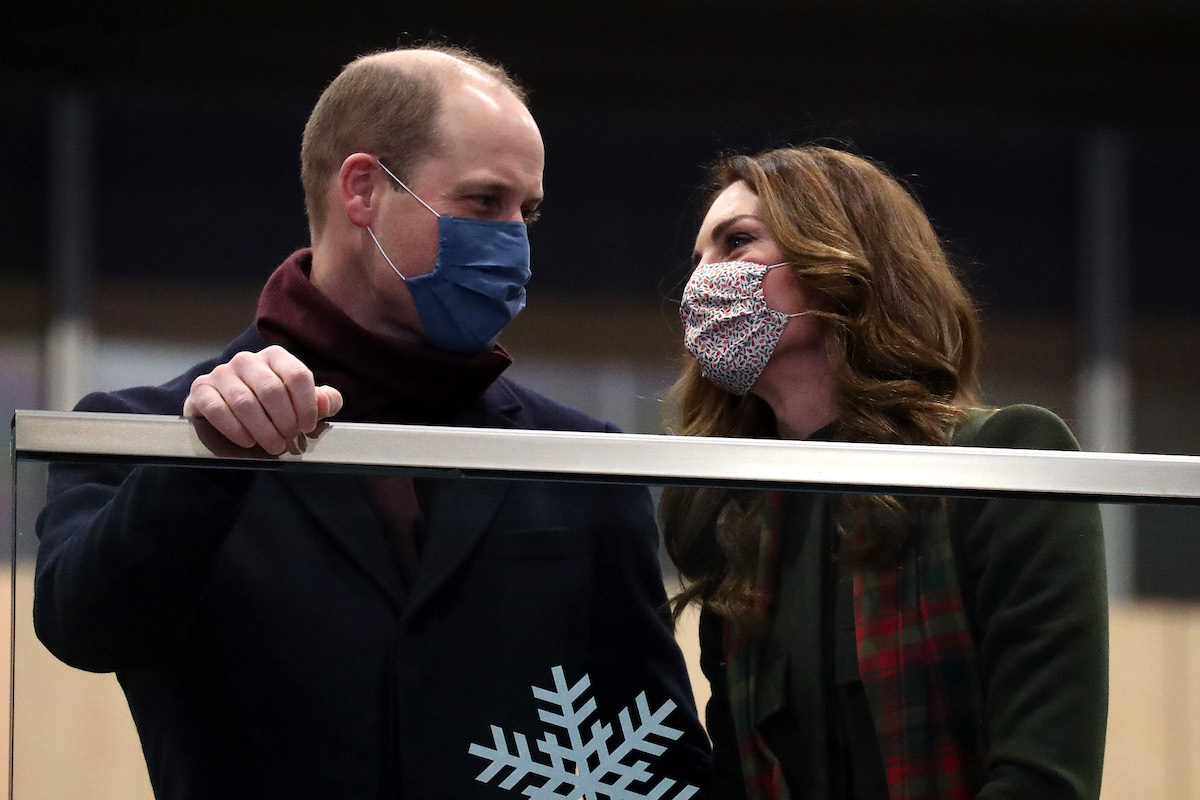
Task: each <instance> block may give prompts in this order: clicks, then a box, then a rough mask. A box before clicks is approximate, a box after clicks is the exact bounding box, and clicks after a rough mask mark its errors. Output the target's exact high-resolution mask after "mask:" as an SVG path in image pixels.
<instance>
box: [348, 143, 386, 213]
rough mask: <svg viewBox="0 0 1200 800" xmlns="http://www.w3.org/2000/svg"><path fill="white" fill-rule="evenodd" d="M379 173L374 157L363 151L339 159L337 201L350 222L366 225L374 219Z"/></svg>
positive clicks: (379, 186)
mask: <svg viewBox="0 0 1200 800" xmlns="http://www.w3.org/2000/svg"><path fill="white" fill-rule="evenodd" d="M379 175H380V170H378V169H376V162H375V157H374V156H370V155H367V154H366V153H354V154H353V155H351V156H348V157H347V158H346V160H345V161H343V162H342V166H341V168H340V169H339V170H338V174H337V189H338V200H340V201H341V203H342V210H344V211H345V212H346V218H347V219H349V220H350V222H351V224H353V225H357V226H358V227H360V228H365V227H367V226H368V225H370V224H371V223H372V221H373V220H374V217H375V208H376V206H377V205H378V201H379V197H378V194H377V193H378V192H379V191H380V190H381V188H382V187H381V184H380V183H379Z"/></svg>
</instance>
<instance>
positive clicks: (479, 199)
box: [471, 194, 500, 209]
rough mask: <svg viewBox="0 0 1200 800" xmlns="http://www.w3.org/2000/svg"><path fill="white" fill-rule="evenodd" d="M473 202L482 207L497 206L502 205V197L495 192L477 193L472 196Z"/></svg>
mask: <svg viewBox="0 0 1200 800" xmlns="http://www.w3.org/2000/svg"><path fill="white" fill-rule="evenodd" d="M471 202H473V203H475V205H477V206H479V207H480V208H488V209H491V208H495V207H496V206H498V205H500V198H499V197H497V196H496V195H494V194H477V195H472V196H471Z"/></svg>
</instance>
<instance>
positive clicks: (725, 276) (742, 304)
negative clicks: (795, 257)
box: [679, 261, 809, 395]
mask: <svg viewBox="0 0 1200 800" xmlns="http://www.w3.org/2000/svg"><path fill="white" fill-rule="evenodd" d="M784 263H786V262H784ZM782 266H784V264H783V263H781V264H754V263H752V262H749V261H723V262H721V263H718V264H703V265H701V266H699V267H696V271H695V272H693V273H692V277H691V278H690V279H689V280H688V282H687V286H686V287H684V290H683V303H682V305H681V306H680V308H679V315H680V316H681V317H682V318H683V327H684V333H683V344H684V346H685V347H687V349H688V352H690V353H691V354H692V355H693V356H695V358H696V361H697V362H698V363H699V365H700V372H701V373H702V374H703V375H704V377H705V378H708V379H709V380H710V381H712V382H713V383H715V384H716V385H717V386H720V387H721V388H722V389H724V390H725V391H727V392H729V393H730V394H736V395H743V394H745V393H746V392H748V391H750V387H751V386H753V385H754V382H755V381H757V380H758V376H759V375H761V374H762V371H763V368H764V367H766V366H767V362H768V361H770V360H771V354H772V353H773V352H775V346H776V345H778V344H779V338H780V337H781V336H783V329H784V328H786V327H787V324H788V320H790V319H791V318H792V317H800V316H803V315H805V314H808V313H809V312H808V311H800V312H798V313H796V314H785V313H784V312H782V311H776V310H775V309H773V308H771V307H770V306H768V305H767V300H766V298H765V297H764V296H763V278H764V277H766V274H767V272H768V271H769V270H772V269H775V268H776V267H782Z"/></svg>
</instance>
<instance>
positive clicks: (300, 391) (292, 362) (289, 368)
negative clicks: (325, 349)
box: [260, 345, 321, 438]
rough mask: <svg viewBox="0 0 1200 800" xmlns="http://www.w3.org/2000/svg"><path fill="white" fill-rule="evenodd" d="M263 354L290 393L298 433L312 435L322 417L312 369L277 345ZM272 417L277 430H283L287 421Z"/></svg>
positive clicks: (288, 397) (292, 412) (290, 404)
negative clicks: (283, 424) (283, 425)
mask: <svg viewBox="0 0 1200 800" xmlns="http://www.w3.org/2000/svg"><path fill="white" fill-rule="evenodd" d="M260 355H261V356H262V358H263V360H264V362H265V364H266V366H267V367H268V368H269V369H270V371H271V372H272V373H273V374H274V375H276V376H277V377H278V379H279V381H280V383H281V384H282V386H283V388H284V390H285V391H286V392H287V401H288V404H289V406H290V408H289V411H290V413H291V415H292V416H294V418H295V430H296V434H300V433H311V432H312V430H313V428H315V427H317V422H318V421H319V420H320V418H321V415H320V413H319V401H318V398H317V389H316V381H315V380H314V378H313V374H312V370H310V369H309V368H308V367H306V366H305V365H304V363H303V362H302V361H300V359H298V358H296V357H295V356H294V355H292V354H291V353H289V352H288V351H287V350H284V349H283V348H282V347H279V346H277V345H272V346H270V347H268V348H267V349H266V350H263V351H262V353H261V354H260ZM264 405H266V403H264ZM270 410H271V407H270V406H268V412H270ZM271 418H272V419H273V420H275V423H276V427H279V429H280V431H283V430H284V428H283V427H282V425H281V423H283V422H284V421H285V420H284V419H280V418H276V416H275V415H274V414H272V415H271ZM292 438H295V437H294V436H293V437H292Z"/></svg>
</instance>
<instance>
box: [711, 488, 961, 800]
mask: <svg viewBox="0 0 1200 800" xmlns="http://www.w3.org/2000/svg"><path fill="white" fill-rule="evenodd" d="M782 516H783V494H782V493H780V492H770V493H768V494H767V497H766V502H765V503H764V513H763V525H762V536H761V539H760V550H759V568H758V589H759V591H758V602H759V604H760V608H761V609H762V610H763V611H765V612H770V611H771V608H772V604H773V601H774V598H775V589H776V583H777V581H778V572H779V547H780V538H781V528H782ZM814 613H815V611H814ZM854 628H855V638H856V639H857V644H858V663H859V671H860V675H861V677H862V682H863V688H864V689H865V691H866V693H867V698H868V701H869V703H870V706H871V713H872V717H873V718H874V722H875V732H876V735H877V736H878V739H879V746H880V751H881V752H882V754H883V762H884V769H885V772H886V775H887V784H888V794H889V798H890V800H932V798H940V799H941V800H958V798H969V797H974V796H975V794H976V792H977V791H978V790H979V788H980V785H981V782H982V769H983V756H984V745H983V740H982V737H983V724H982V707H983V706H982V691H981V689H980V682H979V673H978V669H977V666H976V654H975V646H974V643H973V641H972V638H971V633H970V626H969V622H968V619H967V615H966V611H965V609H964V607H963V601H962V594H961V592H960V591H959V586H958V575H957V571H956V569H955V564H954V552H953V546H952V544H951V541H950V531H949V527H948V524H947V522H946V512H945V509H944V508H941V509H938V510H937V511H935V512H930V514H929V519H928V520H927V521H926V522H925V523H924V524H922V525H921V526H920V528H919V531H918V535H917V541H916V542H915V543H914V545H913V547H912V548H911V549H910V550H909V554H908V555H907V556H906V557H905V559H904V560H903V561H902V562H901V564H900V565H898V566H897V567H895V568H892V569H889V570H886V571H883V572H872V571H866V570H858V571H856V572H855V575H854ZM761 647H762V641H761V640H755V639H753V638H751V637H749V636H746V635H745V634H743V633H740V632H739V631H738V630H737V629H736V628H735V627H734V626H731V625H726V628H725V651H726V652H725V656H726V669H727V676H728V682H729V696H730V705H731V706H732V712H733V719H734V727H735V730H736V732H737V737H738V744H739V749H740V753H741V760H742V774H743V776H744V777H745V781H746V787H747V791H748V794H749V797H750V798H751V800H759V799H760V798H761V799H762V800H788V798H789V797H790V795H789V793H788V789H787V785H786V783H785V782H784V778H783V771H782V769H781V768H780V765H779V761H778V759H777V758H776V757H775V755H774V754H773V753H772V752H771V751H770V748H768V747H767V745H766V742H765V741H763V739H762V737H761V736H760V735H759V734H758V732H757V731H756V730H754V727H753V720H754V707H753V703H754V697H755V690H756V688H757V686H756V684H757V681H756V675H757V673H758V668H759V663H760V659H761Z"/></svg>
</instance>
